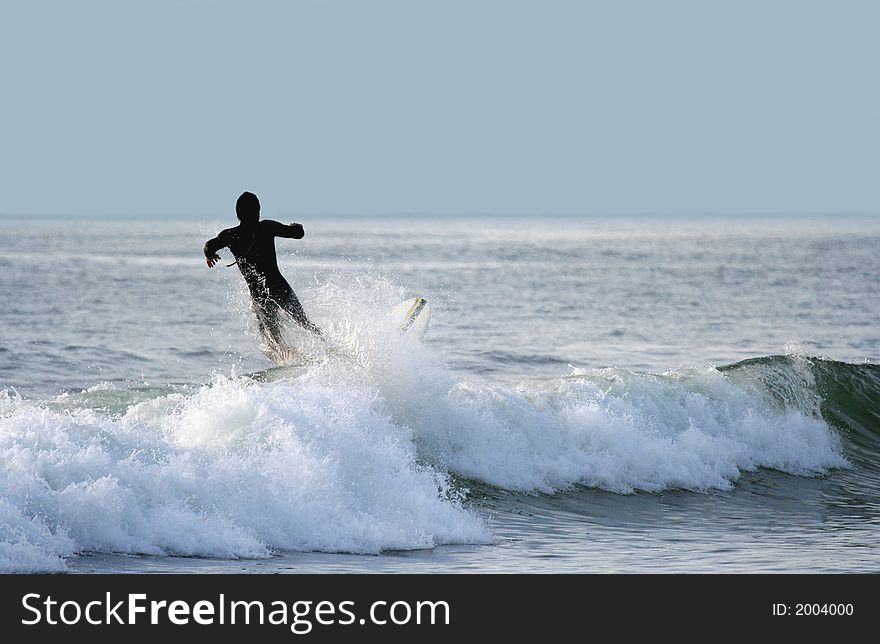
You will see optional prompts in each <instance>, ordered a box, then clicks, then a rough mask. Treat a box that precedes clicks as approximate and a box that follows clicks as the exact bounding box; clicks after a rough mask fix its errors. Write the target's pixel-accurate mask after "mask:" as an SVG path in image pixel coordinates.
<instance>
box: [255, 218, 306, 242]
mask: <svg viewBox="0 0 880 644" xmlns="http://www.w3.org/2000/svg"><path fill="white" fill-rule="evenodd" d="M263 226H265V227H266V228H267V229H268V230H269V232H270V233H272V234H273V235H274V236H275V237H287V238H288V239H302V238H303V237H304V236H305V234H306V231H305V230H304V229H303V227H302V224H282V223H281V222H280V221H272V220H271V219H266V220H264V221H263Z"/></svg>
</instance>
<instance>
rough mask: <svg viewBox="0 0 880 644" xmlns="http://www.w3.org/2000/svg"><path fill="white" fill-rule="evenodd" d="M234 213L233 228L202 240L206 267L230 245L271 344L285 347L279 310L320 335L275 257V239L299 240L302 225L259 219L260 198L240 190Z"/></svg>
mask: <svg viewBox="0 0 880 644" xmlns="http://www.w3.org/2000/svg"><path fill="white" fill-rule="evenodd" d="M235 214H236V215H237V216H238V220H239V221H240V222H241V223H240V224H239V225H238V226H236V227H235V228H227V229H226V230H223V231H221V232H220V234H219V235H217V236H216V237H214V238H213V239H209V240H208V241H207V243H205V258H206V260H207V263H208V268H213V267H214V265H215V264H216V263H217V262H218V261H220V256H219V255H217V251H218V250H220V249H221V248H229V250H230V251H232V255H233V256H234V257H235V262H234V263H233V264H229V266H233V265H234V264H238V269H239V270H240V271H241V274H242V277H244V281H245V282H247V286H248V290H249V291H250V294H251V300H252V301H253V310H254V312H255V313H256V315H257V322H258V324H259V327H260V333H261V334H262V336H263V337H264V338H265V339H266V340H267V341H268V342H269V343H270V346H272V345H274V346H275V347H280V348H284V347H285V343H284V341H283V338H282V335H281V318H280V314H281V311H284V312H286V313H287V314H288V315H290V317H292V318H293V319H294V321H296V322H297V323H298V324H299V325H300V326H302V327H303V328H305V329H307V330H309V331H311V332H312V333H315V334H316V335H321V330H320V329H318V327H316V326H315V325H314V324H312V322H311V321H310V320H309V319H308V317H306V313H305V311H304V310H303V307H302V304H300V302H299V299H297V297H296V294H295V293H294V292H293V289H292V288H291V287H290V284H288V283H287V280H286V279H284V276H283V275H282V274H281V271H280V270H278V260H277V258H276V256H275V238H276V237H285V238H288V239H302V238H303V236H304V235H305V231H304V230H303V227H302V224H282V223H280V222H277V221H272V220H271V219H263V220H262V221H261V220H260V200H259V199H257V195H255V194H253V193H252V192H243V193H242V194H241V196H240V197H239V198H238V201H236V202H235Z"/></svg>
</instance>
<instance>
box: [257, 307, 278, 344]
mask: <svg viewBox="0 0 880 644" xmlns="http://www.w3.org/2000/svg"><path fill="white" fill-rule="evenodd" d="M254 312H255V313H256V314H257V325H258V326H259V328H260V335H262V336H263V338H264V339H265V340H266V341H267V342H268V343H269V344H272V345H275V346H276V347H277V348H283V347H284V338H283V336H282V335H281V324H280V322H279V320H278V307H277V305H276V304H275V302H273V301H272V300H270V299H262V298H260V299H259V300H256V299H255V300H254Z"/></svg>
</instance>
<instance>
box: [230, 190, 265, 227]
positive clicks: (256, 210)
mask: <svg viewBox="0 0 880 644" xmlns="http://www.w3.org/2000/svg"><path fill="white" fill-rule="evenodd" d="M235 214H236V215H238V219H239V221H241V223H243V224H255V223H257V222H258V221H260V200H259V199H257V195H255V194H254V193H253V192H242V193H241V196H240V197H239V198H238V201H236V202H235Z"/></svg>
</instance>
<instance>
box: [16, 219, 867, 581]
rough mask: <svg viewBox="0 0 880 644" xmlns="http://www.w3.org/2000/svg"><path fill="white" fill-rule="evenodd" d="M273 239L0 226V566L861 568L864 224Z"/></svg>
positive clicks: (394, 231)
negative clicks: (285, 355) (260, 243)
mask: <svg viewBox="0 0 880 644" xmlns="http://www.w3.org/2000/svg"><path fill="white" fill-rule="evenodd" d="M264 215H265V216H267V217H269V218H276V219H280V220H282V221H285V222H286V221H291V220H292V218H290V217H273V216H272V214H271V213H264ZM298 220H299V221H301V222H302V223H303V224H304V226H305V229H306V237H305V238H304V239H303V240H300V241H297V240H278V241H277V248H278V253H279V258H280V264H281V267H282V271H283V272H284V274H285V275H286V276H287V278H288V280H289V281H290V283H291V285H292V286H293V288H294V290H295V291H296V292H297V293H298V295H299V296H300V299H301V300H302V302H303V304H304V306H305V309H306V311H307V312H308V314H309V315H310V317H311V318H312V319H313V320H314V321H315V322H316V323H317V324H318V325H319V326H320V327H321V328H322V329H323V330H324V333H325V337H326V341H316V340H313V339H309V338H307V337H304V336H303V334H302V333H300V332H298V331H297V330H296V329H290V330H289V334H288V338H289V341H290V343H291V344H292V345H293V346H295V347H296V348H297V353H296V355H295V356H294V357H293V358H292V359H291V361H290V364H289V365H286V366H280V367H275V366H274V365H273V364H272V363H271V362H270V361H269V360H268V359H267V358H266V357H265V356H264V355H263V354H262V353H261V351H260V341H259V339H258V338H257V336H256V329H255V327H256V325H255V323H254V320H253V314H252V313H251V311H250V310H249V304H248V298H247V293H246V290H245V287H244V284H243V281H242V279H241V276H240V275H239V273H238V270H237V268H235V267H232V268H227V267H226V263H229V262H231V261H232V258H231V257H230V254H229V252H228V251H224V252H221V255H222V256H223V259H224V262H223V263H222V264H220V265H219V267H217V268H214V269H210V270H209V269H208V268H207V267H206V266H205V263H204V259H203V256H202V252H201V249H202V245H203V244H204V242H205V240H206V239H208V238H209V237H212V236H213V235H214V234H216V232H217V231H218V230H220V229H221V228H224V227H228V226H231V225H234V224H235V220H234V217H233V216H232V215H229V216H226V217H217V218H214V219H212V220H208V219H199V218H192V217H190V218H172V217H163V218H160V217H156V218H121V217H120V218H113V217H14V216H4V217H0V571H2V572H25V571H53V572H54V571H67V572H73V573H96V572H97V573H101V572H239V571H241V572H285V573H286V572H349V571H351V572H768V571H769V572H880V324H878V318H880V289H878V284H880V252H878V251H880V217H877V218H870V217H861V218H860V217H844V216H840V217H832V216H828V217H807V216H802V217H795V216H791V217H783V216H778V217H735V216H729V217H721V216H713V217H618V218H612V217H477V216H473V217H424V216H423V217H407V216H387V217H347V218H346V217H317V216H316V217H308V216H303V217H299V218H298ZM415 295H421V296H424V297H426V298H427V299H428V300H429V301H430V303H431V306H432V309H433V317H432V321H431V325H430V328H429V330H428V333H427V335H426V336H425V338H424V339H423V341H422V342H418V341H415V340H413V339H411V338H408V337H406V336H404V337H401V336H400V335H399V334H398V333H397V332H396V331H395V330H394V328H393V324H392V323H391V322H390V321H389V317H388V312H389V311H390V310H391V309H392V308H393V307H394V306H395V305H396V304H397V303H399V302H400V301H402V300H404V299H405V298H409V297H413V296H415Z"/></svg>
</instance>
